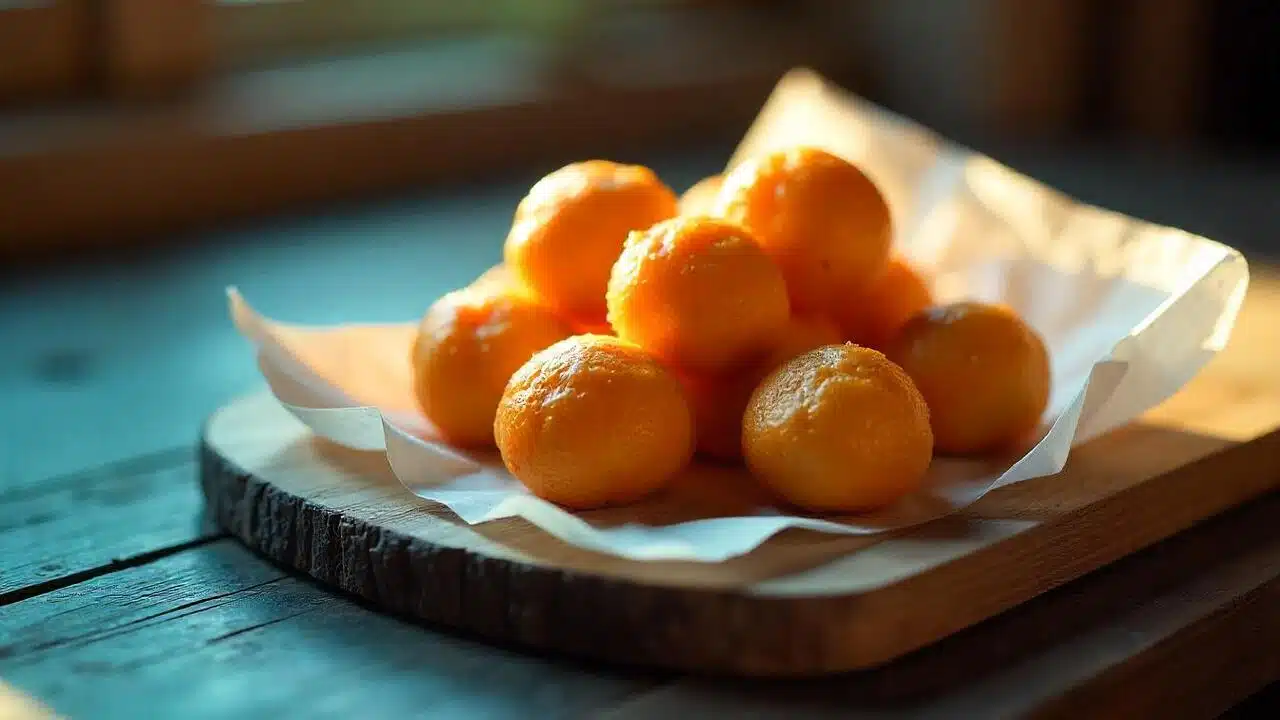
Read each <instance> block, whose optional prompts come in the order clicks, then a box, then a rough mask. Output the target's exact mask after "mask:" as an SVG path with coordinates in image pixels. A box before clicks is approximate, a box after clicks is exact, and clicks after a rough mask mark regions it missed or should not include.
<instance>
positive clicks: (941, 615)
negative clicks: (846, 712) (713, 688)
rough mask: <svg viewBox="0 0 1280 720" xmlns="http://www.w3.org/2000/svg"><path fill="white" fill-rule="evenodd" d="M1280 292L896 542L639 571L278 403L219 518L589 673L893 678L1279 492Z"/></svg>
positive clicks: (781, 540) (283, 556)
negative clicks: (1171, 388)
mask: <svg viewBox="0 0 1280 720" xmlns="http://www.w3.org/2000/svg"><path fill="white" fill-rule="evenodd" d="M1277 314H1280V280H1277V279H1276V277H1275V275H1273V274H1271V273H1264V274H1263V275H1262V277H1255V279H1254V282H1253V285H1252V287H1251V288H1250V291H1249V296H1248V298H1247V300H1246V303H1245V306H1244V309H1243V311H1242V315H1241V318H1240V321H1239V324H1238V326H1237V331H1236V334H1235V336H1234V337H1233V340H1232V343H1231V345H1230V347H1229V348H1228V349H1227V350H1226V351H1225V352H1224V353H1222V354H1221V355H1220V356H1219V357H1217V358H1215V360H1214V361H1213V362H1212V363H1211V364H1210V366H1209V367H1207V368H1206V369H1205V370H1204V371H1203V372H1202V373H1201V374H1200V375H1199V376H1198V377H1197V378H1196V379H1195V380H1194V381H1193V382H1192V383H1191V384H1190V385H1188V386H1187V387H1186V388H1184V389H1183V391H1182V392H1181V393H1179V394H1178V395H1177V396H1175V397H1174V398H1172V399H1171V400H1170V401H1168V402H1167V403H1165V404H1164V405H1162V406H1161V407H1159V408H1157V409H1156V410H1154V411H1153V412H1151V413H1149V414H1148V415H1147V416H1146V417H1144V418H1142V419H1141V420H1140V421H1139V422H1136V423H1134V424H1133V425H1131V426H1129V427H1126V428H1123V429H1120V430H1118V431H1116V432H1114V433H1111V434H1109V435H1107V436H1104V437H1102V438H1099V439H1097V440H1095V441H1092V442H1090V443H1088V444H1086V445H1084V446H1082V447H1080V448H1077V449H1076V450H1075V451H1074V452H1073V453H1072V455H1071V458H1070V460H1069V462H1068V463H1067V467H1066V469H1065V470H1063V472H1061V473H1059V474H1057V475H1054V476H1051V477H1046V478H1040V479H1037V480H1032V481H1028V482H1024V483H1021V484H1018V485H1014V486H1010V487H1005V488H1002V489H1000V490H998V491H996V492H993V493H991V494H989V495H987V496H986V497H984V498H982V500H980V501H979V502H977V503H975V504H974V505H972V506H970V507H969V508H967V509H966V510H965V511H964V512H962V513H960V514H959V515H957V516H954V517H951V518H946V519H943V520H940V521H937V522H934V523H930V524H928V525H925V526H922V527H919V528H915V529H912V530H909V531H904V532H901V533H897V534H893V535H884V536H874V537H837V536H831V535H822V534H817V533H811V532H802V531H787V532H786V533H783V534H782V535H780V536H778V537H776V538H774V539H773V540H771V541H770V542H769V543H767V544H766V545H765V546H764V547H762V548H760V549H759V550H757V551H756V552H754V553H752V554H750V555H748V556H745V557H741V558H736V559H733V560H730V561H728V562H724V563H719V564H710V565H708V564H698V563H678V562H651V563H643V562H634V561H628V560H622V559H618V558H614V557H609V556H604V555H600V554H597V553H593V552H589V551H585V550H580V549H577V548H573V547H570V546H567V545H565V544H563V543H561V542H559V541H557V540H555V539H553V538H550V537H549V536H546V535H545V534H543V533H542V532H541V531H540V530H538V529H537V528H534V527H533V526H531V525H529V524H528V523H526V522H525V521H523V520H519V519H509V520H502V521H497V522H493V523H487V524H484V525H481V526H468V525H466V524H464V523H462V522H461V521H459V520H457V519H456V518H454V517H453V516H452V515H451V513H450V512H449V511H448V510H446V509H444V508H442V507H440V506H436V505H434V504H432V503H428V502H426V501H424V500H421V499H419V498H417V497H415V496H414V495H412V494H411V493H410V492H409V491H407V490H405V489H404V488H403V486H401V485H400V483H399V482H398V481H397V480H396V479H395V477H394V476H393V475H392V473H391V471H390V468H389V467H388V466H387V463H386V460H385V458H384V457H383V456H382V455H381V454H379V453H360V452H354V451H348V450H345V449H342V448H337V447H334V446H332V445H330V444H327V443H324V442H322V441H318V440H316V439H314V438H313V437H312V436H311V435H310V434H309V432H308V431H307V430H306V428H305V427H304V426H302V425H301V424H300V423H299V422H297V421H296V420H295V419H293V417H292V416H290V415H289V414H288V413H287V412H285V411H284V410H283V409H281V408H280V407H279V406H278V405H277V404H276V402H275V401H274V399H273V398H271V397H270V396H269V395H265V394H264V395H258V396H253V397H248V398H244V399H241V400H237V401H235V402H233V403H231V404H229V405H227V406H226V407H224V408H222V409H221V410H219V411H218V412H217V413H215V414H214V416H213V417H212V418H211V419H210V421H209V422H208V424H207V425H206V427H205V429H204V434H203V442H202V451H201V460H202V462H201V480H202V483H203V487H204V492H205V496H206V498H207V501H208V505H209V507H210V509H211V512H212V513H213V515H214V517H215V518H216V520H217V521H218V522H219V523H220V524H221V525H222V526H223V527H224V528H226V529H227V530H228V531H230V532H231V533H233V534H234V535H236V536H237V537H239V538H240V539H241V540H243V541H244V542H245V543H246V544H248V545H249V546H250V547H252V548H254V549H256V550H258V551H260V552H262V553H264V554H265V555H267V556H268V557H270V558H272V559H273V560H275V561H277V562H280V563H283V564H285V565H289V566H292V567H295V568H298V569H299V570H302V571H303V572H306V573H308V574H310V575H312V576H314V577H316V578H317V579H319V580H321V581H322V582H326V583H329V584H332V585H335V586H337V587H339V588H341V589H343V590H346V591H349V592H352V593H356V594H358V595H360V596H362V597H364V598H366V599H367V600H369V601H370V602H372V603H374V604H375V605H377V606H379V607H382V608H384V609H386V610H388V611H390V612H394V613H398V614H404V615H408V616H412V617H417V618H421V619H424V620H428V621H431V622H436V623H443V624H445V625H450V626H455V627H458V628H461V629H464V630H468V631H472V632H476V633H479V634H481V635H483V636H487V637H491V638H495V639H501V640H505V641H512V642H515V643H519V644H522V645H525V646H531V647H536V648H544V649H548V650H554V651H562V652H567V653H571V654H574V655H579V656H585V657H590V658H596V659H602V660H608V661H616V662H622V663H628V664H630V663H636V664H644V665H653V666H661V667H668V668H677V669H683V670H693V671H704V672H716V673H733V674H744V675H817V674H825V673H832V672H839V671H845V670H852V669H860V668H866V667H869V666H873V665H877V664H880V663H884V662H886V661H888V660H891V659H893V658H896V657H898V656H901V655H903V654H905V653H907V652H910V651H912V650H915V649H917V648H920V647H922V646H924V645H927V644H929V643H932V642H934V641H936V640H938V639H940V638H942V637H945V636H947V635H950V634H952V633H954V632H956V631H958V630H961V629H963V628H965V627H968V626H970V625H973V624H974V623H977V622H978V621H980V620H983V619H985V618H988V617H990V616H992V615H995V614H997V613H1000V612H1001V611H1003V610H1006V609H1008V608H1010V607H1012V606H1015V605H1018V604H1019V603H1022V602H1024V601H1026V600H1028V599H1030V598H1032V597H1034V596H1036V595H1038V594H1040V593H1043V592H1045V591H1046V590H1049V589H1051V588H1053V587H1056V586H1058V585H1061V584H1063V583H1065V582H1067V581H1069V580H1072V579H1074V578H1076V577H1079V576H1080V575H1082V574H1084V573H1087V572H1089V571H1091V570H1094V569H1096V568H1098V567H1100V566H1103V565H1105V564H1107V563H1110V562H1112V561H1114V560H1116V559H1118V558H1120V557H1123V556H1125V555H1127V554H1129V553H1132V552H1134V551H1135V550H1138V549H1140V548H1142V547H1145V546H1147V545H1150V544H1152V543H1155V542H1157V541H1159V540H1161V539H1163V538H1166V537H1168V536H1170V535H1172V534H1174V533H1177V532H1179V531H1180V530H1183V529H1185V528H1187V527H1189V526H1191V525H1193V524H1195V523H1197V522H1198V521H1200V520H1203V519H1205V518H1207V517H1210V516H1212V515H1215V514H1217V513H1219V512H1222V511H1223V510H1226V509H1228V508H1231V507H1234V506H1236V505H1239V504H1240V503H1243V502H1244V501H1246V500H1248V499H1251V498H1254V497H1257V496H1259V495H1261V494H1263V493H1266V492H1269V491H1271V490H1273V489H1275V488H1276V487H1278V486H1280V430H1278V428H1280V367H1278V366H1277V365H1278V364H1277V363H1276V362H1274V361H1273V359H1272V357H1271V355H1270V350H1269V348H1271V347H1276V344H1277V343H1278V342H1280V324H1278V323H1276V322H1275V317H1276V316H1277Z"/></svg>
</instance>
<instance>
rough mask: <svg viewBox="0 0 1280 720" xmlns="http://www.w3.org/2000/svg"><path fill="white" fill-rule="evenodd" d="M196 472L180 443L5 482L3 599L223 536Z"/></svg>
mask: <svg viewBox="0 0 1280 720" xmlns="http://www.w3.org/2000/svg"><path fill="white" fill-rule="evenodd" d="M195 475H196V471H195V466H194V463H193V452H192V451H191V450H188V449H186V448H181V449H178V450H174V451H168V452H161V453H156V454H153V455H148V456H143V457H140V458H136V459H134V460H132V461H129V462H124V463H118V464H115V465H108V466H106V467H103V468H99V469H97V470H94V471H91V472H85V473H78V474H75V475H70V476H66V477H59V478H50V479H48V480H45V481H40V482H33V483H27V484H23V485H16V486H9V487H4V486H0V558H3V559H4V560H3V567H2V568H0V606H2V605H6V604H8V603H10V602H14V601H16V600H20V599H22V598H24V597H29V596H31V595H33V594H38V593H40V592H44V591H46V590H48V589H51V588H55V587H58V586H59V585H61V584H65V583H70V582H77V581H80V580H83V579H86V578H88V577H92V576H94V575H99V574H102V573H105V572H110V571H111V570H113V569H116V568H118V567H123V566H128V565H131V564H135V563H138V562H143V561H146V560H147V559H150V558H153V557H155V556H156V555H157V554H164V553H167V552H173V551H175V550H176V549H180V548H184V547H188V546H190V545H192V544H199V543H201V542H205V541H208V540H210V539H212V538H216V537H220V536H221V533H220V532H219V531H218V530H217V529H215V528H214V527H213V526H212V525H211V524H210V523H208V522H207V520H206V518H205V513H204V507H203V501H202V500H201V498H200V493H199V491H198V489H197V488H196V484H195Z"/></svg>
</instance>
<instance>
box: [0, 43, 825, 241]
mask: <svg viewBox="0 0 1280 720" xmlns="http://www.w3.org/2000/svg"><path fill="white" fill-rule="evenodd" d="M443 52H445V50H444V49H441V48H439V47H436V46H432V49H425V50H423V51H421V52H403V53H399V54H394V53H391V54H382V55H378V56H369V57H357V58H350V59H349V60H347V61H336V60H331V61H325V62H321V63H314V64H302V65H298V66H293V67H287V68H279V69H272V70H260V71H253V72H245V73H240V74H236V75H233V76H230V77H227V78H223V79H221V80H218V81H216V82H214V83H212V84H210V85H209V86H207V87H205V88H204V89H203V90H202V91H201V92H200V93H199V94H198V95H196V96H193V97H192V98H189V99H186V100H180V101H174V102H164V103H153V104H149V105H146V106H128V105H126V106H121V107H119V108H115V109H100V110H99V111H98V112H95V113H93V114H85V113H83V112H76V113H70V112H69V113H40V114H36V113H27V114H23V115H15V116H11V117H9V118H5V117H3V116H0V188H3V192H0V218H3V219H4V222H3V223H0V261H3V260H5V259H7V258H17V257H19V256H24V255H41V254H51V253H58V252H63V251H66V250H70V249H81V248H83V249H87V248H91V247H95V246H96V247H119V246H121V245H125V244H130V243H136V242H139V241H140V240H142V239H146V238H155V237H158V236H159V235H161V234H164V233H168V232H172V231H175V230H179V229H183V228H189V227H191V226H199V225H204V224H208V223H216V222H222V221H227V220H230V219H233V218H238V217H244V216H252V215H261V214H266V213H271V212H278V211H281V210H283V209H286V208H289V207H296V206H299V205H305V204H308V203H316V202H321V201H333V200H344V199H350V198H354V197H361V196H370V195H373V194H377V193H380V192H388V191H394V190H397V189H403V188H406V187H414V186H420V185H421V184H424V183H429V182H439V181H445V182H450V181H458V180H461V179H466V178H475V177H479V176H482V175H483V174H485V173H491V172H496V171H503V170H509V169H513V168H516V167H520V166H528V165H530V164H537V165H540V166H550V165H552V164H556V163H563V162H566V161H568V160H571V159H573V158H576V157H583V156H586V155H601V154H615V156H617V155H619V154H621V155H625V153H627V152H629V151H636V150H641V149H643V148H645V147H651V146H653V145H654V144H668V145H679V144H680V143H692V142H696V141H697V140H698V138H700V137H703V136H705V135H707V134H723V133H725V132H728V133H737V132H740V131H741V130H743V129H745V127H746V125H747V124H748V123H749V122H750V120H751V118H752V117H753V116H754V114H755V112H756V111H757V110H758V109H759V106H760V104H761V103H762V102H763V101H764V99H765V98H766V97H767V95H768V93H769V91H770V90H771V89H772V87H773V85H774V84H775V83H776V82H777V80H778V78H779V77H780V76H781V75H782V73H783V72H785V71H786V70H787V69H789V68H790V67H792V66H793V65H795V64H796V63H797V62H798V61H799V60H798V59H797V58H796V57H794V56H791V55H788V54H787V53H771V52H770V51H769V50H768V49H762V48H759V47H755V48H753V52H754V56H753V57H752V58H751V60H752V62H751V63H750V64H749V65H745V66H744V68H745V69H744V70H742V71H740V72H736V73H733V74H727V75H726V74H725V72H724V68H723V67H718V68H717V67H714V65H711V66H709V67H710V68H711V70H712V71H709V72H707V73H706V74H700V73H699V72H698V66H699V63H697V62H696V58H695V59H694V60H692V61H690V68H691V69H690V70H689V71H688V72H685V73H682V74H679V75H678V76H676V77H670V78H667V77H659V76H655V75H653V74H651V73H643V72H640V74H639V75H636V74H635V72H633V73H630V74H624V73H622V72H616V73H612V74H610V75H609V76H608V77H601V78H598V79H596V80H595V81H593V82H591V83H586V84H577V83H575V84H569V85H565V84H563V83H559V82H557V77H558V76H557V75H556V74H555V73H540V72H539V71H538V70H537V62H536V58H531V57H528V56H526V55H523V54H520V53H518V52H517V53H516V54H515V55H513V56H512V57H511V58H509V59H508V60H506V61H501V60H500V58H495V57H493V56H492V53H493V52H495V51H494V50H493V48H492V47H491V46H482V47H480V48H478V49H477V52H478V53H486V54H483V55H480V56H478V57H477V58H476V59H475V61H469V60H467V59H466V57H465V56H462V55H455V56H453V57H450V58H446V59H445V61H444V62H445V65H446V66H448V67H451V68H455V69H456V68H459V67H464V68H471V69H472V72H471V73H470V74H467V75H464V76H461V77H453V76H445V75H442V74H441V72H440V70H439V68H440V62H438V61H437V62H433V60H432V54H433V53H443ZM464 55H465V53H464ZM809 57H813V56H812V54H811V55H810V56H809ZM636 72H639V70H637V71H636Z"/></svg>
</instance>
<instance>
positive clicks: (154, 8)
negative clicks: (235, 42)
mask: <svg viewBox="0 0 1280 720" xmlns="http://www.w3.org/2000/svg"><path fill="white" fill-rule="evenodd" d="M219 11H220V8H219V7H218V4H217V3H216V2H212V1H211V0H100V2H99V4H98V9H97V12H98V30H99V33H100V37H99V39H98V41H97V44H98V49H99V53H100V55H99V57H100V58H101V59H102V65H101V68H100V72H101V76H102V78H101V79H102V80H103V81H104V82H105V84H106V89H107V91H108V92H109V93H110V94H111V95H112V96H115V97H122V98H150V97H156V96H164V95H170V94H173V93H175V92H182V91H185V90H188V89H190V88H192V87H194V86H195V85H196V83H197V82H199V81H201V80H204V79H205V78H206V76H207V74H208V73H209V71H210V69H211V68H212V66H213V56H212V49H213V46H212V43H211V39H212V34H211V33H212V24H213V15H214V13H216V12H219Z"/></svg>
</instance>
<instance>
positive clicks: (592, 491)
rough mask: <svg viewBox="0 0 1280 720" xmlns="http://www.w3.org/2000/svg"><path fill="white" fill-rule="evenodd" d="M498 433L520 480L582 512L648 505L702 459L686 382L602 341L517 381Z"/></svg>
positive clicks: (542, 358)
mask: <svg viewBox="0 0 1280 720" xmlns="http://www.w3.org/2000/svg"><path fill="white" fill-rule="evenodd" d="M493 428H494V436H495V438H496V439H497V442H498V449H499V450H500V451H501V452H502V461H503V462H504V463H505V464H506V466H507V469H508V470H510V471H511V474H512V475H514V476H515V477H516V478H517V479H519V480H520V482H522V483H524V485H525V487H527V488H529V491H530V492H532V493H533V494H534V495H537V496H538V497H540V498H543V499H544V500H549V501H551V502H554V503H558V504H560V505H564V506H565V507H569V508H573V509H577V510H586V509H590V508H598V507H605V506H610V505H622V504H626V503H629V502H633V501H635V500H638V499H640V498H641V497H643V496H645V495H648V494H649V493H651V492H654V491H656V490H658V489H660V488H662V487H663V486H664V485H666V484H667V482H668V481H669V480H670V479H671V478H672V477H673V476H674V475H675V474H676V473H677V472H678V471H679V470H680V469H681V468H683V467H684V466H685V465H686V464H687V463H688V462H689V458H690V456H691V455H692V454H693V421H692V418H691V417H690V412H689V406H688V403H687V402H686V401H685V397H684V392H683V391H682V389H681V387H680V383H679V381H678V380H676V378H675V376H674V375H672V374H671V373H669V372H668V371H667V370H666V369H664V368H663V367H662V366H661V365H659V364H658V362H657V361H656V360H654V359H653V358H652V357H650V356H649V355H647V354H645V353H644V351H642V350H640V349H639V348H637V347H635V346H634V345H629V344H627V343H623V342H621V341H619V340H618V339H617V338H612V337H603V336H598V335H577V336H574V337H571V338H569V339H567V340H563V341H561V342H559V343H556V344H555V345H552V346H551V347H549V348H547V349H546V350H543V351H542V352H540V353H538V354H537V355H534V356H533V358H532V359H530V360H529V362H527V363H525V364H524V366H523V367H521V368H520V369H519V370H518V371H516V373H515V375H512V376H511V382H510V383H508V384H507V388H506V391H505V392H504V393H503V395H502V402H501V403H500V404H499V406H498V415H497V419H496V420H495V421H494V426H493Z"/></svg>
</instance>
